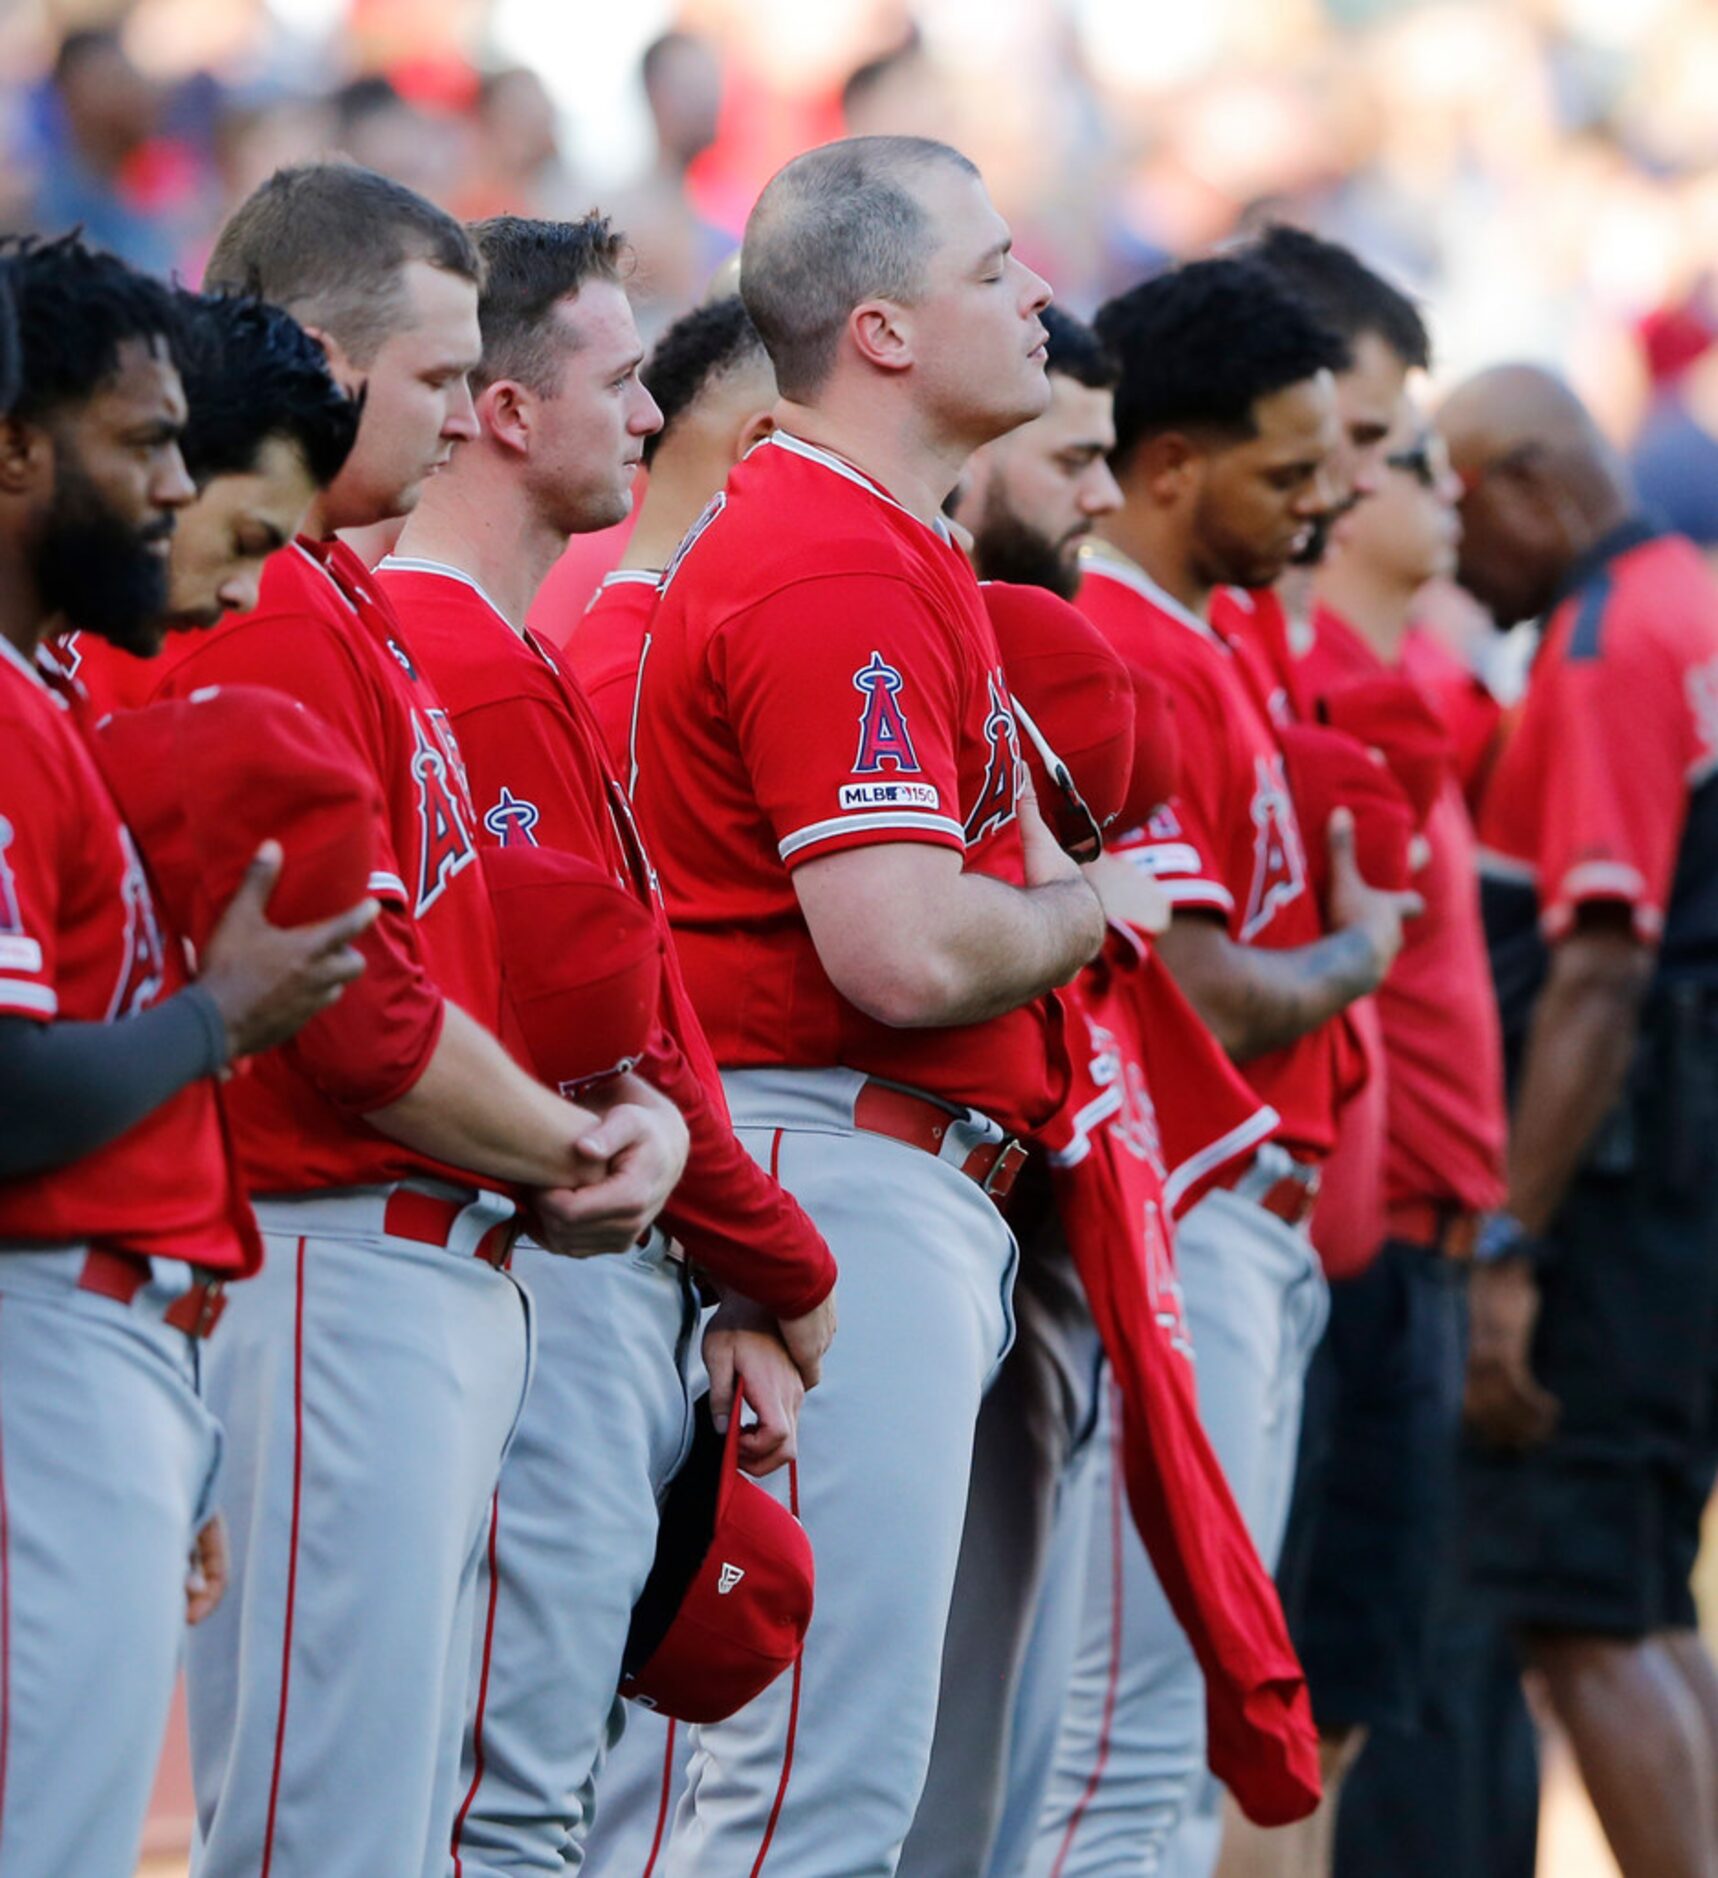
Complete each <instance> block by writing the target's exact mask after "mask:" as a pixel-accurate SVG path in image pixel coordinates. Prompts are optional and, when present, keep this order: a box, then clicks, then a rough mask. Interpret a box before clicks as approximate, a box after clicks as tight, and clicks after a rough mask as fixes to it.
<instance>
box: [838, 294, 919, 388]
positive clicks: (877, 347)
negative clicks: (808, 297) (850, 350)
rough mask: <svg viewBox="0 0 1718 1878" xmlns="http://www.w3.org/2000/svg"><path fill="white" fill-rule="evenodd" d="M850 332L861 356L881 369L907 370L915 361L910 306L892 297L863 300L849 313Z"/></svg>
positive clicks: (892, 370) (848, 329) (890, 370)
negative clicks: (908, 311)
mask: <svg viewBox="0 0 1718 1878" xmlns="http://www.w3.org/2000/svg"><path fill="white" fill-rule="evenodd" d="M847 331H848V333H849V335H850V336H851V338H852V341H853V345H854V348H855V349H856V350H857V352H858V354H859V356H860V357H861V358H862V359H864V360H865V362H866V363H867V364H869V365H873V366H875V367H876V368H877V369H878V370H879V371H883V372H904V371H905V370H906V369H907V367H908V366H910V365H911V364H912V363H913V334H912V327H911V324H910V322H909V320H908V316H907V309H906V308H905V307H903V306H900V305H898V304H897V303H896V302H895V301H893V300H861V301H860V303H859V304H858V305H857V306H856V307H855V308H854V309H853V311H852V312H851V313H849V314H848V315H847Z"/></svg>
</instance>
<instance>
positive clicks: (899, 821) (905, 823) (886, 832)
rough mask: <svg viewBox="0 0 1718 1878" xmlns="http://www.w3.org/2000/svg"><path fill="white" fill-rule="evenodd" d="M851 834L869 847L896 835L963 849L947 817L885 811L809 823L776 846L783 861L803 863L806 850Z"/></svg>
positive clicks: (958, 828) (957, 831) (956, 825)
mask: <svg viewBox="0 0 1718 1878" xmlns="http://www.w3.org/2000/svg"><path fill="white" fill-rule="evenodd" d="M852 835H863V836H864V837H865V838H866V845H868V846H869V845H872V844H874V843H876V842H879V841H886V840H888V839H890V838H891V837H892V836H899V837H901V838H902V839H904V840H909V841H924V842H929V843H931V844H933V845H939V846H948V847H953V848H959V849H960V850H962V852H964V851H965V849H966V836H965V834H964V833H963V832H962V829H961V825H960V823H959V822H957V821H952V820H951V819H950V818H949V817H948V816H946V815H922V814H912V813H893V812H887V811H884V812H878V813H873V814H869V815H836V816H832V817H831V818H830V819H829V820H828V821H822V822H808V823H807V824H806V826H805V827H803V828H797V829H795V830H794V832H793V833H792V834H791V835H788V836H786V837H785V838H784V839H783V840H782V841H781V842H779V843H778V844H777V847H778V851H779V852H780V854H781V858H782V859H783V860H784V861H791V860H793V859H794V858H795V857H796V856H797V857H798V858H799V859H801V860H804V859H805V858H806V854H805V850H806V849H807V848H814V847H818V846H820V845H822V844H823V843H826V842H835V841H842V840H845V839H846V838H848V837H849V836H852Z"/></svg>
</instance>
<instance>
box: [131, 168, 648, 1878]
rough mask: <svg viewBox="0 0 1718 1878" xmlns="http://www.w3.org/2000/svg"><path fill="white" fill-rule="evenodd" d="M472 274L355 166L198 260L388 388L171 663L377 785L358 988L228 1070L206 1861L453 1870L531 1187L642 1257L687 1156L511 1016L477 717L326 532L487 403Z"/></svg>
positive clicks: (568, 1244) (205, 1655)
mask: <svg viewBox="0 0 1718 1878" xmlns="http://www.w3.org/2000/svg"><path fill="white" fill-rule="evenodd" d="M481 276H482V262H481V258H480V257H479V255H478V254H477V251H476V249H475V248H474V247H473V245H472V243H471V240H470V238H469V237H468V236H467V234H466V232H465V230H464V229H463V228H461V226H460V225H459V223H458V222H456V221H454V220H453V219H452V218H451V217H449V216H448V215H446V214H444V213H443V212H442V211H441V210H439V209H437V208H435V207H433V206H432V205H431V204H429V203H428V202H425V201H424V200H423V199H422V198H421V197H419V196H416V195H414V194H413V193H412V192H411V191H410V190H407V189H404V188H402V187H401V186H400V185H399V184H397V183H393V182H390V181H388V180H387V179H386V178H384V177H381V176H377V175H375V174H374V173H372V172H371V171H368V170H364V169H360V168H357V167H355V166H351V165H344V164H338V165H337V164H327V165H321V164H312V165H308V166H305V167H301V168H297V169H289V170H282V171H279V172H277V173H276V175H274V176H273V177H272V178H270V179H269V180H268V181H267V182H265V183H264V184H262V185H261V186H260V187H259V188H258V189H257V190H256V191H255V192H254V193H253V194H252V196H251V197H250V198H249V199H248V200H247V201H246V202H245V203H244V204H242V205H241V206H240V208H239V209H238V210H237V211H235V213H234V215H233V216H232V218H231V219H230V220H229V221H228V223H227V224H226V226H225V227H224V228H223V230H222V231H221V234H220V237H219V239H218V240H217V242H216V244H215V250H214V254H213V256H212V258H211V261H210V264H209V276H208V279H209V284H210V285H212V286H218V287H225V288H229V289H236V290H243V291H246V292H250V293H254V294H256V295H258V296H260V297H261V298H263V299H266V300H268V301H270V302H272V303H273V304H275V305H279V306H283V307H284V308H285V309H286V310H287V311H288V312H290V313H292V314H293V315H294V317H295V318H297V319H298V320H299V321H300V323H301V324H302V325H303V326H304V327H305V328H306V330H307V331H310V332H313V333H315V334H316V335H317V336H318V337H319V338H320V339H321V341H322V343H323V345H324V348H325V350H326V352H327V355H328V359H329V363H330V365H331V366H332V368H333V370H334V372H335V375H336V377H337V378H339V379H340V380H341V382H342V383H343V384H345V385H347V386H348V388H350V389H354V390H355V389H356V388H357V386H358V385H359V384H360V383H361V384H362V385H363V387H364V412H363V418H362V421H361V423H360V426H359V431H358V440H357V443H356V444H355V445H354V447H353V450H352V453H351V455H350V456H349V457H348V458H347V460H346V462H345V464H344V466H343V467H342V469H341V471H340V473H339V475H338V476H336V477H335V479H334V481H333V482H332V483H331V484H330V485H329V487H328V488H327V489H326V490H324V491H323V492H322V494H321V495H320V496H319V497H318V498H317V499H316V501H315V502H314V503H313V504H312V505H311V509H310V513H309V516H308V518H307V520H306V522H305V525H304V530H303V532H302V533H301V534H300V535H299V536H298V538H297V539H296V540H295V541H294V542H293V544H292V545H291V547H289V548H288V549H286V550H285V551H284V552H282V553H280V554H277V555H275V556H274V557H273V558H272V559H271V560H270V561H269V563H268V566H267V569H266V571H265V573H264V576H263V581H262V588H261V594H260V598H259V601H258V604H257V606H256V608H255V609H254V610H253V611H251V612H249V613H244V614H240V615H237V616H231V617H229V618H228V619H226V620H225V621H224V622H222V623H221V624H220V625H218V626H215V627H213V628H211V629H210V630H208V631H207V632H204V633H198V634H181V635H179V636H178V638H177V640H176V642H175V643H174V645H173V646H172V648H171V649H170V650H169V651H168V652H167V653H166V654H165V655H164V658H163V660H162V663H163V664H164V666H165V667H166V669H165V671H164V672H163V674H162V677H161V680H160V682H159V690H160V692H161V694H162V695H167V696H185V695H188V694H190V693H194V692H195V691H197V690H198V689H199V688H201V687H202V686H205V685H208V684H210V683H222V684H226V683H248V684H263V685H271V686H274V687H275V688H277V689H280V690H284V691H286V692H287V693H289V694H290V695H292V696H295V697H297V698H299V699H300V700H301V701H302V702H304V703H305V704H306V705H308V706H309V707H310V708H311V709H312V710H314V711H315V712H316V713H317V714H318V715H320V716H322V717H323V718H324V719H325V720H326V721H327V722H328V723H329V724H331V725H332V726H333V727H334V728H335V729H337V730H338V731H339V732H341V733H342V734H343V735H344V737H345V738H346V739H347V741H348V742H349V743H350V744H351V746H352V748H353V750H354V751H356V752H357V753H358V754H359V756H360V757H361V758H362V760H363V761H364V763H365V765H366V766H367V767H368V768H369V770H370V771H371V773H372V775H373V776H374V778H375V781H376V784H377V786H378V788H379V789H380V791H381V794H382V799H383V802H384V804H385V813H384V818H383V825H382V826H381V827H380V828H379V829H378V850H379V857H380V864H379V865H378V868H377V872H376V876H375V882H374V891H375V893H376V895H377V897H378V898H379V899H380V900H381V901H382V903H383V905H382V913H381V917H380V918H379V919H378V921H377V923H376V925H375V926H374V927H373V928H372V929H371V932H370V933H369V934H368V935H367V937H366V939H365V940H364V941H363V942H362V943H363V947H364V951H365V957H366V961H367V970H366V972H365V974H364V977H363V978H362V979H361V980H360V981H359V985H360V987H361V989H360V990H358V991H357V992H356V993H355V994H354V995H352V996H350V997H348V998H347V999H346V1000H344V1001H343V1003H342V1005H341V1008H340V1009H339V1011H338V1012H335V1013H332V1014H331V1015H330V1017H328V1018H325V1019H322V1020H319V1021H318V1022H316V1023H313V1024H311V1025H310V1026H309V1027H307V1029H306V1031H305V1033H304V1034H303V1035H302V1036H301V1037H300V1038H298V1039H297V1040H296V1041H295V1042H294V1044H293V1045H292V1046H291V1050H290V1054H289V1053H286V1052H277V1053H276V1054H275V1055H274V1056H273V1057H270V1058H268V1059H265V1061H264V1062H263V1063H262V1064H260V1065H259V1066H258V1068H257V1069H256V1070H255V1071H254V1072H253V1073H252V1074H251V1075H249V1076H247V1077H245V1078H244V1079H243V1080H242V1081H239V1082H236V1083H235V1084H234V1085H233V1089H232V1095H231V1109H232V1115H233V1121H234V1126H235V1133H236V1136H237V1141H238V1146H239V1152H240V1156H241V1159H242V1162H243V1165H244V1171H245V1175H246V1179H247V1182H248V1184H249V1186H250V1188H251V1190H252V1192H253V1194H254V1195H255V1196H256V1204H257V1210H258V1214H259V1217H260V1219H261V1222H262V1225H263V1228H264V1233H265V1239H266V1243H267V1247H268V1260H267V1263H266V1264H265V1266H264V1271H263V1275H262V1276H261V1278H260V1279H259V1280H258V1281H257V1283H256V1285H255V1286H254V1287H253V1291H252V1295H250V1296H248V1297H246V1296H243V1295H242V1294H241V1302H240V1303H239V1304H237V1305H235V1306H234V1308H233V1309H232V1310H231V1311H230V1312H229V1316H228V1321H227V1323H225V1324H223V1326H222V1329H223V1332H226V1331H231V1332H232V1333H233V1334H232V1335H231V1338H230V1340H228V1341H227V1343H226V1347H225V1349H224V1350H221V1351H216V1352H214V1353H213V1354H212V1355H211V1358H210V1360H209V1362H208V1364H207V1365H206V1369H205V1379H206V1384H207V1388H208V1392H209V1397H210V1400H211V1403H212V1404H213V1405H214V1406H215V1408H216V1410H217V1412H218V1413H219V1415H220V1417H221V1419H222V1421H223V1423H224V1424H225V1426H226V1429H227V1435H228V1461H229V1463H230V1466H231V1479H230V1487H229V1499H228V1504H229V1507H230V1509H231V1514H232V1525H233V1534H234V1563H235V1577H234V1590H233V1594H232V1595H230V1596H229V1597H228V1599H227V1601H226V1604H225V1606H224V1607H223V1609H222V1610H221V1611H220V1613H218V1616H217V1618H216V1619H215V1620H212V1621H211V1623H210V1624H207V1625H205V1626H203V1627H202V1628H201V1629H200V1630H199V1631H198V1632H197V1633H196V1635H195V1638H194V1647H193V1649H192V1650H191V1651H190V1653H189V1657H188V1665H187V1679H188V1688H189V1704H190V1720H191V1746H192V1758H193V1763H194V1771H195V1774H196V1778H197V1785H198V1837H199V1867H198V1868H199V1870H200V1871H201V1872H203V1873H205V1874H207V1875H208V1878H226V1875H227V1874H234V1875H236V1874H239V1873H244V1874H247V1875H250V1874H254V1873H256V1872H257V1871H258V1870H259V1869H266V1870H269V1871H271V1872H273V1873H275V1874H277V1875H278V1878H287V1875H288V1874H300V1873H302V1874H307V1875H308V1874H316V1878H323V1875H324V1874H330V1873H338V1872H353V1873H357V1872H364V1873H374V1872H383V1871H387V1872H400V1873H406V1872H422V1873H424V1874H426V1878H427V1875H428V1874H437V1875H439V1874H440V1873H442V1872H443V1871H444V1870H445V1868H446V1865H447V1860H448V1832H449V1826H450V1822H451V1820H452V1818H453V1814H454V1811H455V1809H456V1805H457V1783H458V1775H459V1746H460V1740H461V1735H462V1732H463V1725H464V1720H465V1714H466V1681H467V1676H468V1673H469V1668H470V1650H471V1636H472V1624H473V1618H474V1614H475V1595H476V1586H477V1575H478V1570H479V1565H480V1561H481V1558H482V1555H483V1552H484V1550H485V1548H486V1545H487V1541H488V1537H489V1531H490V1517H491V1506H492V1500H493V1496H494V1491H495V1485H496V1481H497V1478H498V1476H499V1473H500V1468H501V1460H502V1456H503V1454H504V1453H505V1451H506V1447H507V1443H508V1441H509V1439H510V1438H511V1435H512V1432H513V1428H514V1425H515V1423H516V1422H517V1419H518V1416H519V1412H520V1409H521V1406H522V1404H523V1401H524V1396H525V1389H526V1385H527V1382H528V1379H529V1368H530V1355H529V1352H530V1332H529V1313H528V1301H527V1297H526V1294H525V1293H524V1291H523V1290H522V1288H521V1287H520V1285H519V1284H518V1282H517V1281H516V1280H515V1279H513V1278H512V1277H511V1276H510V1275H509V1274H508V1272H507V1270H506V1266H507V1261H508V1257H509V1254H510V1251H511V1244H512V1240H513V1237H514V1235H515V1233H516V1232H517V1230H518V1226H519V1223H520V1218H521V1215H522V1214H523V1213H525V1212H529V1214H530V1216H531V1219H532V1225H533V1231H534V1233H535V1234H536V1236H537V1238H538V1240H539V1242H540V1243H542V1244H545V1245H548V1246H551V1247H552V1248H553V1249H554V1250H556V1251H558V1252H565V1253H568V1254H572V1255H586V1254H592V1253H624V1252H626V1251H627V1250H628V1249H629V1248H630V1247H631V1246H632V1245H633V1243H634V1242H635V1241H636V1240H637V1239H638V1237H639V1236H640V1234H641V1233H642V1232H643V1231H644V1230H645V1228H646V1227H647V1226H648V1225H649V1223H650V1221H651V1220H652V1219H653V1218H654V1217H655V1215H656V1213H657V1211H658V1210H659V1208H660V1206H661V1203H662V1201H663V1200H664V1199H665V1198H666V1197H667V1194H668V1192H669V1190H670V1189H671V1188H672V1186H673V1184H674V1181H675V1179H676V1178H677V1176H678V1174H679V1170H680V1165H681V1162H682V1160H683V1158H684V1151H685V1131H684V1125H683V1124H682V1123H681V1121H680V1119H679V1116H678V1113H677V1112H676V1111H675V1110H674V1109H673V1106H672V1105H671V1104H669V1103H667V1102H666V1101H665V1100H664V1099H663V1098H661V1097H660V1096H658V1095H657V1094H656V1093H655V1092H654V1091H653V1090H650V1089H648V1088H647V1087H646V1086H645V1085H643V1084H641V1083H638V1082H636V1081H635V1080H633V1079H631V1078H622V1079H620V1080H619V1081H618V1082H617V1083H616V1084H615V1085H613V1096H612V1101H613V1106H611V1107H609V1108H607V1110H606V1112H605V1113H603V1114H601V1115H599V1114H598V1113H597V1112H595V1110H594V1109H593V1107H592V1106H591V1104H590V1103H588V1102H587V1103H573V1102H569V1101H566V1100H564V1099H563V1098H562V1097H561V1096H560V1095H558V1094H557V1093H555V1092H554V1091H552V1090H550V1089H548V1088H545V1087H544V1086H543V1085H542V1084H541V1083H539V1082H536V1081H534V1080H533V1079H532V1078H531V1077H530V1076H529V1075H528V1074H527V1073H526V1072H525V1071H524V1070H522V1069H521V1068H520V1067H519V1066H518V1064H517V1063H516V1062H515V1061H514V1059H513V1058H512V1056H511V1055H510V1054H509V1053H508V1051H507V1049H506V1048H505V1047H504V1045H503V1043H502V1041H501V1037H500V1035H499V1034H498V1033H499V1031H500V1027H501V1023H502V985H501V970H500V961H499V957H498V940H497V935H496V929H495V924H494V918H493V915H492V913H491V910H490V906H489V900H488V896H487V894H486V892H485V890H484V887H483V882H482V875H481V871H480V869H479V867H478V865H477V837H476V818H475V813H474V810H473V807H472V803H471V800H470V796H469V794H468V791H467V787H466V781H465V775H464V770H463V767H462V764H461V761H460V755H459V746H458V744H457V742H456V740H455V739H454V737H453V734H452V731H451V730H450V728H449V726H448V722H447V714H446V710H445V708H444V706H443V704H442V701H441V699H440V697H439V696H438V695H437V693H436V691H435V688H434V686H433V685H432V684H431V682H430V680H429V678H428V676H427V674H426V672H425V671H424V669H423V667H422V665H421V664H420V663H419V661H418V660H417V658H416V657H415V656H414V654H413V651H412V647H411V642H410V638H409V635H408V632H407V630H406V628H405V627H404V626H402V624H401V622H400V621H399V619H398V618H397V616H396V615H395V613H394V611H393V608H392V606H391V605H390V603H389V601H388V597H387V595H386V593H385V592H383V591H382V590H381V589H380V587H379V585H378V584H377V582H376V581H375V580H374V579H373V577H372V576H371V575H370V573H369V570H368V569H367V568H365V567H364V565H363V564H362V563H361V562H360V561H359V560H358V559H357V557H356V555H354V554H353V553H352V552H351V550H350V549H349V548H347V547H346V546H344V544H342V543H341V542H340V541H339V540H338V538H337V534H336V531H337V530H339V529H341V528H346V527H361V526H365V525H368V524H370V523H374V522H378V521H381V520H384V519H386V518H388V517H390V516H398V515H402V514H404V513H406V512H408V511H409V510H410V509H411V508H412V506H413V505H414V504H415V502H416V501H417V499H418V497H419V495H420V494H421V493H422V489H423V485H424V483H425V481H426V480H427V479H428V477H429V476H430V475H431V474H433V473H434V471H435V470H436V469H437V468H438V467H439V466H440V465H442V464H444V463H445V462H446V461H447V459H448V456H449V454H450V453H451V451H452V449H453V448H454V446H455V445H456V444H457V443H459V442H461V441H463V440H465V439H467V438H469V437H470V436H472V435H473V434H474V432H475V429H476V425H475V420H474V418H473V414H472V406H471V396H470V392H469V390H468V389H467V385H466V374H467V373H468V372H469V371H470V370H471V369H472V367H473V366H474V365H475V364H476V363H477V361H478V358H479V355H480V350H481V346H480V338H479V333H478V323H477V293H478V282H479V280H480V279H481ZM334 1796H338V1798H336V1797H334Z"/></svg>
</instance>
